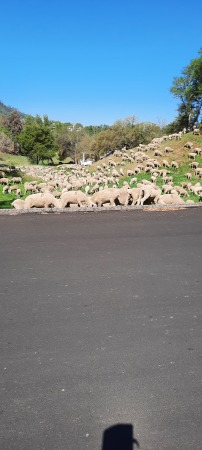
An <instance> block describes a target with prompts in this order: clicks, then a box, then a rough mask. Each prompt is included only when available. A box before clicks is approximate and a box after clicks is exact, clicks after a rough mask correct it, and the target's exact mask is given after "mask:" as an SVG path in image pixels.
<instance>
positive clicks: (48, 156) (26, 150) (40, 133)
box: [18, 116, 57, 164]
mask: <svg viewBox="0 0 202 450" xmlns="http://www.w3.org/2000/svg"><path fill="white" fill-rule="evenodd" d="M18 140H19V143H20V145H21V147H22V150H21V152H22V154H23V155H26V156H28V158H29V159H30V160H31V161H32V162H33V163H35V164H39V162H40V161H42V162H43V161H44V160H48V161H49V162H52V158H53V156H55V154H56V151H57V145H56V143H55V139H54V134H53V131H52V124H51V122H50V121H49V119H48V117H47V116H44V118H43V119H42V118H41V117H40V116H36V117H32V116H28V117H27V118H26V120H25V126H24V129H23V131H22V132H21V133H20V134H19V136H18Z"/></svg>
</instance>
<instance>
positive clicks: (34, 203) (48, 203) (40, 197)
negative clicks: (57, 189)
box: [24, 193, 60, 209]
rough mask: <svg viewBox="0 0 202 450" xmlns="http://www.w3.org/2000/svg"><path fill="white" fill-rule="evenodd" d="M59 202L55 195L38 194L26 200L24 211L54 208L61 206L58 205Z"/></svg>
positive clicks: (29, 196)
mask: <svg viewBox="0 0 202 450" xmlns="http://www.w3.org/2000/svg"><path fill="white" fill-rule="evenodd" d="M58 202H59V200H57V199H56V198H55V197H54V195H52V194H50V193H44V194H42V193H38V194H31V195H28V197H26V198H25V201H24V209H27V208H33V207H35V208H49V207H53V206H56V207H57V206H60V203H58Z"/></svg>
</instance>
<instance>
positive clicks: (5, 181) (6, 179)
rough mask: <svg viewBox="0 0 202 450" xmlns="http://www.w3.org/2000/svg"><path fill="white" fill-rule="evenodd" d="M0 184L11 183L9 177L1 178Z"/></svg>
mask: <svg viewBox="0 0 202 450" xmlns="http://www.w3.org/2000/svg"><path fill="white" fill-rule="evenodd" d="M0 184H9V179H8V178H4V177H3V178H0Z"/></svg>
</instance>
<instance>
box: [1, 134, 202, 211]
mask: <svg viewBox="0 0 202 450" xmlns="http://www.w3.org/2000/svg"><path fill="white" fill-rule="evenodd" d="M197 133H198V129H195V130H194V131H193V134H197ZM182 134H183V132H180V133H174V134H172V135H170V136H163V137H161V138H155V139H153V140H152V142H151V143H150V144H148V145H143V144H142V145H141V144H140V145H139V146H138V147H136V148H135V149H132V150H130V151H126V149H122V150H121V151H120V150H117V151H115V152H114V154H113V159H112V158H108V160H107V162H102V161H101V160H100V161H99V164H97V166H96V168H95V170H94V171H92V169H91V171H89V170H88V169H87V168H86V167H82V166H75V168H72V170H71V171H67V169H66V167H63V166H60V167H59V168H58V169H54V168H52V167H35V166H27V167H21V168H19V169H20V170H21V172H22V173H24V174H26V175H28V176H30V177H32V178H33V181H31V182H27V183H25V184H24V190H25V192H26V194H29V195H27V197H26V198H25V199H24V200H22V199H21V198H20V197H21V194H22V193H21V188H20V184H21V183H22V178H21V177H13V178H7V177H6V176H5V173H4V172H3V171H0V184H3V185H4V187H3V193H7V192H8V193H13V192H15V193H16V196H17V197H18V198H17V199H16V200H14V201H13V203H12V205H13V207H14V208H16V209H29V208H32V207H36V208H49V207H55V208H65V207H72V206H78V207H83V206H85V207H96V206H100V207H101V206H115V205H123V206H128V205H144V204H145V202H146V203H154V204H161V205H167V204H182V203H184V202H185V200H184V199H183V198H187V197H188V196H189V192H190V193H194V194H196V195H197V196H198V197H199V200H201V199H202V186H201V183H200V179H201V178H202V167H200V164H199V163H198V162H196V161H195V158H196V156H200V155H201V149H200V148H199V147H196V148H194V143H193V142H187V143H186V144H185V146H184V147H185V148H186V149H187V157H188V159H190V163H189V167H190V171H189V172H187V173H186V174H185V176H186V178H187V181H186V182H182V183H181V184H180V185H179V186H176V185H175V186H174V183H173V177H172V176H170V173H169V169H170V168H173V169H175V170H177V169H178V168H179V164H178V162H176V161H175V160H172V161H170V162H168V160H167V159H166V158H165V157H166V155H168V154H172V152H173V149H172V146H171V145H172V143H171V141H172V140H173V139H178V140H180V139H181V138H182ZM164 141H169V146H168V145H166V146H165V147H164V148H162V143H163V142H164ZM160 145H161V148H159V147H160ZM148 151H152V152H153V157H149V156H148V154H147V152H148ZM159 157H160V158H161V160H159V159H158V158H159ZM162 158H163V159H162ZM128 163H130V164H133V166H132V169H131V168H130V169H128V170H127V169H126V168H125V165H126V164H128ZM142 173H145V174H149V175H150V180H148V179H144V178H143V179H142V180H141V183H138V182H137V175H138V174H142ZM193 175H194V176H195V177H198V178H199V181H198V182H197V183H196V184H195V185H192V183H191V179H192V176H193ZM126 176H127V177H129V178H130V181H129V182H126V181H125V182H123V186H122V187H121V188H120V187H119V184H120V180H121V178H123V177H126ZM160 177H161V179H162V182H163V184H162V188H161V189H160V188H159V187H158V186H157V184H156V182H157V180H158V179H159V178H160ZM34 178H35V179H34ZM36 178H37V179H36ZM39 179H40V180H41V181H40V182H39ZM111 186H112V187H111ZM186 202H189V203H191V200H187V201H186Z"/></svg>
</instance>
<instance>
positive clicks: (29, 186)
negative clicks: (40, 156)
mask: <svg viewBox="0 0 202 450" xmlns="http://www.w3.org/2000/svg"><path fill="white" fill-rule="evenodd" d="M43 184H45V186H46V183H43ZM24 190H25V192H27V191H31V192H35V193H37V192H38V189H37V186H33V184H31V183H28V182H27V183H25V184H24Z"/></svg>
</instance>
